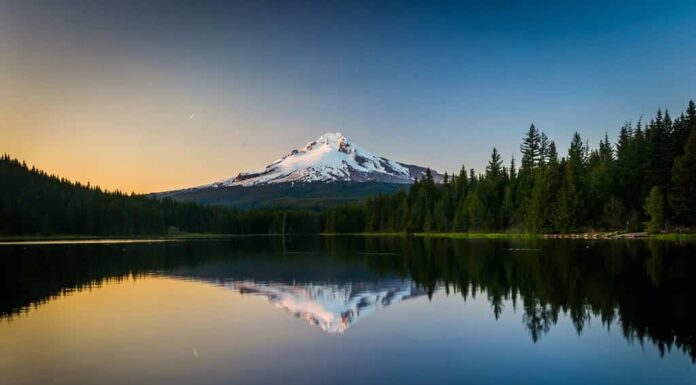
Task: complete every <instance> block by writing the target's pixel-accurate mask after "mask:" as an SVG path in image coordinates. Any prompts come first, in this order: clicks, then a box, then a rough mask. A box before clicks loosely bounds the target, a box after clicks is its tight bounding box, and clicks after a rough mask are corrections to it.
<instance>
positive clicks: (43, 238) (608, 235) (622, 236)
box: [0, 232, 696, 245]
mask: <svg viewBox="0 0 696 385" xmlns="http://www.w3.org/2000/svg"><path fill="white" fill-rule="evenodd" d="M305 235H310V236H311V235H317V236H322V237H332V236H344V237H346V236H352V237H355V236H361V237H403V238H406V237H409V236H410V237H417V238H450V239H577V240H627V239H628V240H651V239H652V240H663V241H686V240H694V241H696V233H661V234H648V233H645V232H632V233H619V232H603V233H568V234H528V233H478V232H477V233H413V234H407V233H403V232H386V233H381V232H375V233H372V232H363V233H314V234H286V236H305ZM280 236H282V234H280V233H277V234H276V233H268V234H208V233H196V234H193V233H192V234H176V235H131V236H124V235H79V234H61V235H8V236H0V245H3V244H4V245H21V244H50V243H78V242H79V243H133V242H168V241H184V240H205V239H211V240H212V239H229V238H248V237H280Z"/></svg>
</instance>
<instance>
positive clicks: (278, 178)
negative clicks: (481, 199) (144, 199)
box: [201, 132, 441, 187]
mask: <svg viewBox="0 0 696 385" xmlns="http://www.w3.org/2000/svg"><path fill="white" fill-rule="evenodd" d="M425 171H426V168H425V167H420V166H414V165H409V164H404V163H399V162H395V161H393V160H389V159H386V158H383V157H381V156H377V155H375V154H373V153H371V152H369V151H367V150H365V149H363V148H361V147H360V146H358V145H356V144H355V143H353V142H351V141H349V140H348V138H346V137H345V136H344V135H343V134H341V133H340V132H336V133H327V134H324V135H322V136H320V137H319V139H317V140H315V141H313V142H310V143H307V145H306V146H305V147H304V148H302V149H297V150H292V151H291V152H290V153H289V154H287V155H285V156H284V157H282V158H280V159H278V160H276V161H275V162H273V163H271V164H269V165H268V166H266V167H265V168H264V169H262V170H259V171H256V172H249V173H241V174H239V175H237V176H236V177H234V178H230V179H225V180H222V181H219V182H215V183H212V184H210V185H206V186H201V187H227V186H254V185H262V184H272V183H286V182H295V183H308V182H335V181H352V182H367V181H374V182H382V183H413V181H414V180H415V179H416V178H421V177H422V176H424V175H425ZM433 176H434V177H435V178H436V179H440V178H441V175H440V174H438V173H436V172H433Z"/></svg>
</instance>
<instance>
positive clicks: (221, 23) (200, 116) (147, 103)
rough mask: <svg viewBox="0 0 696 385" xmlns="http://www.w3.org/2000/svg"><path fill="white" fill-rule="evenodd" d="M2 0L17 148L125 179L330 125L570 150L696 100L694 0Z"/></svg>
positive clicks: (399, 138) (253, 155) (432, 145)
mask: <svg viewBox="0 0 696 385" xmlns="http://www.w3.org/2000/svg"><path fill="white" fill-rule="evenodd" d="M480 3H485V4H480ZM0 4H1V5H0V7H2V9H4V11H3V12H0V38H2V39H0V53H2V54H3V55H0V56H2V57H4V58H3V59H0V68H2V69H3V71H0V72H1V73H3V74H4V75H0V86H3V89H4V90H5V91H0V98H3V99H5V102H6V103H5V106H6V107H5V108H4V109H2V108H0V123H3V126H4V127H3V128H0V129H2V130H3V131H5V130H6V131H7V133H8V134H10V135H8V136H7V137H8V138H10V140H9V144H8V149H6V150H5V151H7V152H9V153H10V154H12V155H14V156H20V157H23V158H27V160H28V161H30V162H32V160H33V162H34V163H37V165H38V166H40V167H42V168H47V169H49V170H50V171H53V172H57V173H60V174H67V176H69V177H73V178H74V179H79V180H91V181H93V182H97V183H100V184H103V185H105V186H106V187H112V188H115V187H119V188H122V189H125V190H129V189H134V190H136V191H146V190H154V189H167V188H175V187H185V186H190V185H196V184H200V183H205V182H209V181H211V180H215V179H220V178H224V177H228V176H232V175H234V174H236V173H237V172H239V171H245V170H250V169H256V168H259V167H261V166H263V165H264V164H266V163H267V162H269V161H271V160H273V159H276V158H278V157H279V156H281V155H283V154H284V153H285V152H287V151H289V150H290V149H292V148H295V147H298V146H301V145H303V144H304V143H305V142H307V141H310V140H312V139H314V138H316V137H318V136H319V135H321V134H322V133H324V132H327V131H342V132H343V133H344V134H346V136H348V137H349V138H351V139H352V140H354V141H355V142H357V143H359V144H361V145H362V146H363V147H365V148H367V149H370V150H372V151H373V152H375V153H378V154H381V155H384V156H387V157H390V158H393V159H395V160H399V161H406V162H411V163H416V164H421V165H428V166H431V167H434V168H435V169H438V170H442V171H456V170H458V169H459V167H460V166H461V164H462V163H465V164H466V165H467V167H474V168H477V169H479V170H480V169H482V168H483V167H484V165H485V162H486V160H487V158H488V156H489V155H490V151H491V149H492V147H493V146H496V147H498V149H499V150H500V151H501V153H502V154H503V155H504V156H505V158H506V161H509V158H510V156H511V155H512V154H517V152H518V151H519V143H520V140H521V136H522V135H523V133H524V132H525V130H526V129H527V128H528V126H529V124H530V123H532V122H534V123H535V125H536V126H537V127H539V128H540V129H541V130H543V131H545V132H547V133H548V134H549V136H550V137H551V138H552V139H555V140H556V141H557V144H558V146H559V149H561V150H562V151H565V149H566V148H567V145H568V142H569V140H570V137H571V135H572V134H573V132H574V131H579V132H580V133H581V134H582V135H583V137H584V138H585V139H588V140H589V141H590V143H591V144H593V145H596V142H597V141H598V140H599V139H600V138H601V137H603V136H604V133H605V132H608V133H609V135H610V137H615V135H616V133H617V132H618V128H619V127H620V126H621V124H622V123H623V122H624V121H627V120H636V119H638V118H639V117H640V116H641V115H645V116H646V117H651V116H653V114H654V113H655V111H656V110H657V108H668V109H669V110H670V111H672V112H673V113H677V112H680V111H681V110H683V109H684V107H685V106H686V103H687V102H688V100H689V99H694V98H696V70H695V69H696V26H695V22H694V20H696V2H691V1H660V2H641V1H629V2H523V1H514V2H442V3H441V2H425V1H423V2H405V1H399V2H279V1H268V2H266V1H241V2H225V3H219V2H216V3H207V2H191V3H187V2H171V1H163V2H120V1H112V2H84V3H82V2H68V3H65V2H60V1H50V2H8V1H0ZM0 100H1V99H0ZM8 106H9V107H8ZM192 115H193V116H194V118H192V119H189V118H190V117H191V116H192ZM9 123H11V124H9ZM46 137H50V140H48V139H46V140H43V139H42V138H46ZM61 141H64V143H63V142H61ZM27 143H31V145H28V144H27ZM56 148H58V149H62V150H63V151H57V150H56ZM66 152H69V154H70V155H69V156H67V157H66V156H65V153H66ZM61 153H62V154H63V156H60V154H61ZM124 153H125V154H127V157H125V158H127V159H124ZM95 156H98V157H99V158H100V159H99V161H97V162H91V163H94V164H93V165H90V166H89V167H88V166H86V165H85V160H87V159H94V157H95ZM163 165H167V167H163ZM118 170H125V171H124V173H123V174H124V175H123V177H122V178H121V177H117V175H119V172H118ZM109 176H110V177H109Z"/></svg>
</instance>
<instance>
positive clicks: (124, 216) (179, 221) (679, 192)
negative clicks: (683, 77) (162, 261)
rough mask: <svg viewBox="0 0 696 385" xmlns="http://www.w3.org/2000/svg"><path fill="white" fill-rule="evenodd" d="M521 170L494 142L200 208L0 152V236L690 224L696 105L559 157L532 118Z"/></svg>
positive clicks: (577, 142)
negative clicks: (75, 177) (376, 189)
mask: <svg viewBox="0 0 696 385" xmlns="http://www.w3.org/2000/svg"><path fill="white" fill-rule="evenodd" d="M520 150H521V153H522V158H521V162H520V166H519V168H518V167H517V166H516V164H515V159H514V158H513V159H512V160H511V161H510V163H509V165H508V166H505V165H504V164H503V159H502V157H501V155H500V153H499V152H498V150H497V149H496V148H493V152H492V154H491V158H490V160H489V161H488V165H487V166H486V169H485V171H484V172H483V173H476V172H475V171H474V170H473V169H469V170H467V169H466V167H464V166H462V168H461V171H460V172H459V174H458V175H447V174H445V177H444V181H443V182H442V183H435V181H434V179H433V177H432V173H431V172H430V171H429V170H428V172H427V173H426V176H425V177H424V178H422V179H421V180H418V181H416V182H415V183H414V184H413V186H412V187H411V188H410V189H409V191H408V192H405V191H402V192H399V193H396V194H393V195H377V196H373V197H369V198H367V199H366V200H365V201H364V202H362V203H357V204H349V205H343V206H339V207H333V208H328V209H324V210H321V211H309V210H283V209H258V210H240V209H237V208H233V207H221V206H202V205H197V204H194V203H184V202H175V201H172V200H169V199H155V198H151V197H148V196H145V195H136V194H126V193H123V192H120V191H113V192H109V191H104V190H102V189H100V188H99V187H95V186H91V185H89V184H87V185H83V184H80V183H75V182H70V181H68V180H66V179H64V178H60V177H58V176H54V175H48V174H46V173H45V172H43V171H41V170H38V169H36V168H35V167H31V168H29V167H28V166H27V165H26V163H24V162H20V161H19V160H16V159H12V158H11V157H10V156H9V155H4V156H2V157H1V158H0V215H1V217H0V234H4V235H16V234H40V235H50V234H93V235H124V236H127V235H152V234H168V233H176V232H189V233H226V234H268V233H319V232H329V233H346V232H405V233H416V232H490V231H512V232H528V233H568V232H577V231H592V230H620V231H638V230H642V229H644V228H646V229H647V230H648V231H652V232H656V231H660V230H662V229H669V230H686V229H688V228H690V227H693V226H695V225H696V170H695V167H696V104H694V102H693V101H691V102H690V103H689V105H688V107H687V109H686V112H685V113H682V114H681V115H680V116H678V117H677V118H676V119H672V117H671V116H670V114H669V112H668V111H664V112H662V111H661V110H658V111H657V114H656V116H655V117H654V118H653V119H651V120H650V121H649V122H647V123H645V124H644V123H643V122H642V120H639V121H638V122H637V123H636V124H633V123H626V124H624V125H623V126H622V127H621V129H620V133H619V136H618V140H617V141H616V143H611V142H610V140H609V138H608V135H605V137H604V139H602V140H601V141H600V142H599V146H598V147H597V148H594V149H591V148H590V146H589V144H587V143H586V142H583V140H582V138H581V137H580V134H578V133H575V134H574V136H573V139H572V141H571V143H570V145H569V147H568V150H567V152H566V154H565V155H563V156H561V155H559V151H558V149H557V146H556V143H555V142H554V141H553V140H551V139H549V137H548V136H547V135H546V134H545V133H543V132H541V131H540V130H538V129H537V128H536V127H535V126H534V125H533V124H532V125H531V126H530V127H529V130H528V131H527V132H526V134H525V135H524V137H523V140H522V144H521V146H520Z"/></svg>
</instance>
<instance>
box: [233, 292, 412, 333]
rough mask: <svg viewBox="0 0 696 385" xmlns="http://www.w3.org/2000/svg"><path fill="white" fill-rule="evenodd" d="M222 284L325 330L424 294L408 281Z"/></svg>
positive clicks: (343, 327)
mask: <svg viewBox="0 0 696 385" xmlns="http://www.w3.org/2000/svg"><path fill="white" fill-rule="evenodd" d="M225 287H227V288H229V289H231V290H234V291H237V292H239V293H241V294H245V295H260V296H264V297H266V298H267V299H268V300H269V301H270V302H271V303H273V304H274V305H275V306H277V307H278V308H281V309H283V310H285V311H287V312H289V313H290V314H292V315H294V316H295V317H297V318H300V319H303V320H305V321H307V322H308V323H310V324H311V325H316V326H319V327H320V328H321V329H322V330H324V331H325V332H327V333H343V332H344V331H345V330H346V329H348V327H349V326H350V325H351V324H353V323H354V322H355V321H357V320H358V318H361V317H364V316H366V315H369V314H372V313H373V312H375V311H377V310H379V309H382V308H385V307H387V306H389V305H393V304H396V303H399V302H401V301H403V300H406V299H409V298H414V297H418V296H421V295H424V293H425V292H424V291H423V290H422V289H418V288H417V287H416V286H415V284H414V283H413V282H411V281H401V280H392V281H382V282H364V283H360V282H354V283H348V284H306V285H299V284H298V285H292V284H285V283H273V282H268V283H259V282H250V281H238V282H228V283H225Z"/></svg>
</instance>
